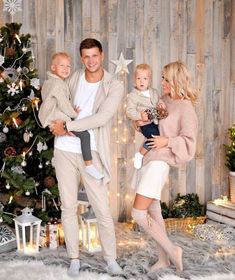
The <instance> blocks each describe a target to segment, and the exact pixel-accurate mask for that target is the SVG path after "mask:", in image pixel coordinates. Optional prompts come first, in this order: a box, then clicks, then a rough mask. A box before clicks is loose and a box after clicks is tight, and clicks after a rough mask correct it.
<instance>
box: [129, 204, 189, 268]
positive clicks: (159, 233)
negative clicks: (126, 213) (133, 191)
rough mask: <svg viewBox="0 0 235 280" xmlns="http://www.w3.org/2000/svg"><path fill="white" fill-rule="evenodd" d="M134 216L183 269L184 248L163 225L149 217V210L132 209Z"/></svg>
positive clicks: (172, 260)
mask: <svg viewBox="0 0 235 280" xmlns="http://www.w3.org/2000/svg"><path fill="white" fill-rule="evenodd" d="M132 217H133V219H134V220H135V221H136V222H137V224H139V225H140V226H141V227H143V229H144V230H145V231H146V232H147V233H149V234H150V235H151V236H152V237H153V238H154V239H155V240H156V242H157V243H158V245H161V247H162V248H163V250H164V251H165V252H166V254H167V255H168V256H169V258H170V260H171V262H172V263H173V264H174V265H175V266H176V269H177V270H179V271H182V270H183V262H182V253H183V251H182V249H181V248H180V247H179V246H176V245H174V244H173V243H172V242H171V241H170V239H169V238H168V237H167V235H166V232H165V231H164V230H163V229H162V228H161V226H160V225H159V224H158V223H157V222H156V221H154V220H153V219H149V217H148V214H147V210H139V209H135V208H133V209H132Z"/></svg>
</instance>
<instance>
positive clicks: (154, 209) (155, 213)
mask: <svg viewBox="0 0 235 280" xmlns="http://www.w3.org/2000/svg"><path fill="white" fill-rule="evenodd" d="M148 212H149V215H150V216H151V218H152V219H154V221H155V222H156V223H158V224H159V225H160V227H161V228H162V230H163V231H164V232H166V228H165V222H164V219H163V217H162V209H161V204H160V200H154V201H153V202H152V203H151V205H150V206H149V208H148ZM157 247H158V261H157V262H156V263H155V264H154V265H153V266H151V268H150V271H155V270H158V269H160V268H164V267H167V266H169V265H170V260H169V257H168V255H167V254H166V252H165V251H164V249H163V248H162V247H161V246H160V245H157Z"/></svg>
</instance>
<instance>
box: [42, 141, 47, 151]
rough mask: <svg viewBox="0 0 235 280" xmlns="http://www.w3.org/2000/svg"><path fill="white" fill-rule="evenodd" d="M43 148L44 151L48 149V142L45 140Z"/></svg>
mask: <svg viewBox="0 0 235 280" xmlns="http://www.w3.org/2000/svg"><path fill="white" fill-rule="evenodd" d="M42 149H43V151H46V150H47V149H48V147H47V143H46V142H44V144H43V146H42Z"/></svg>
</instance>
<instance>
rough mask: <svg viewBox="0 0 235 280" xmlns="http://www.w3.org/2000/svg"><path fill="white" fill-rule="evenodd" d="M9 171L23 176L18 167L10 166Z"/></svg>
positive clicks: (23, 172) (20, 167)
mask: <svg viewBox="0 0 235 280" xmlns="http://www.w3.org/2000/svg"><path fill="white" fill-rule="evenodd" d="M11 171H12V172H13V173H15V174H25V171H24V169H23V168H22V166H20V165H19V166H12V167H11Z"/></svg>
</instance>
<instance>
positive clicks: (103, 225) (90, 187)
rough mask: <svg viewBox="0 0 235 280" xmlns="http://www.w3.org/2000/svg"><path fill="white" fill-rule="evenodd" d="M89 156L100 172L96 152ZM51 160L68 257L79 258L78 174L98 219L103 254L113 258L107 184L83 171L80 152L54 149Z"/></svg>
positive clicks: (111, 222) (114, 255)
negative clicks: (57, 188) (54, 172)
mask: <svg viewBox="0 0 235 280" xmlns="http://www.w3.org/2000/svg"><path fill="white" fill-rule="evenodd" d="M92 157H93V164H94V165H95V167H96V168H97V169H98V170H99V171H100V172H103V170H102V168H103V167H102V164H101V161H100V158H99V155H98V153H96V152H92ZM54 159H55V170H56V177H57V180H58V186H59V192H60V199H61V210H62V215H61V219H62V225H63V229H64V235H65V243H66V248H67V252H68V256H69V257H70V258H78V257H79V236H78V217H77V206H78V203H77V196H78V186H79V184H80V176H81V178H82V180H83V183H84V186H85V189H86V193H87V196H88V199H89V202H90V204H91V206H92V208H93V210H94V212H95V215H96V218H97V224H98V229H99V234H100V241H101V246H102V249H103V254H104V257H105V259H106V260H108V259H109V260H112V259H116V239H115V231H114V224H113V219H112V216H111V213H110V208H109V200H108V192H107V186H105V185H104V184H103V181H102V180H97V179H95V178H93V177H92V176H90V175H89V174H87V173H86V172H85V171H84V170H85V165H84V161H83V158H82V155H81V154H76V153H71V152H65V151H62V150H59V149H55V150H54Z"/></svg>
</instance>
